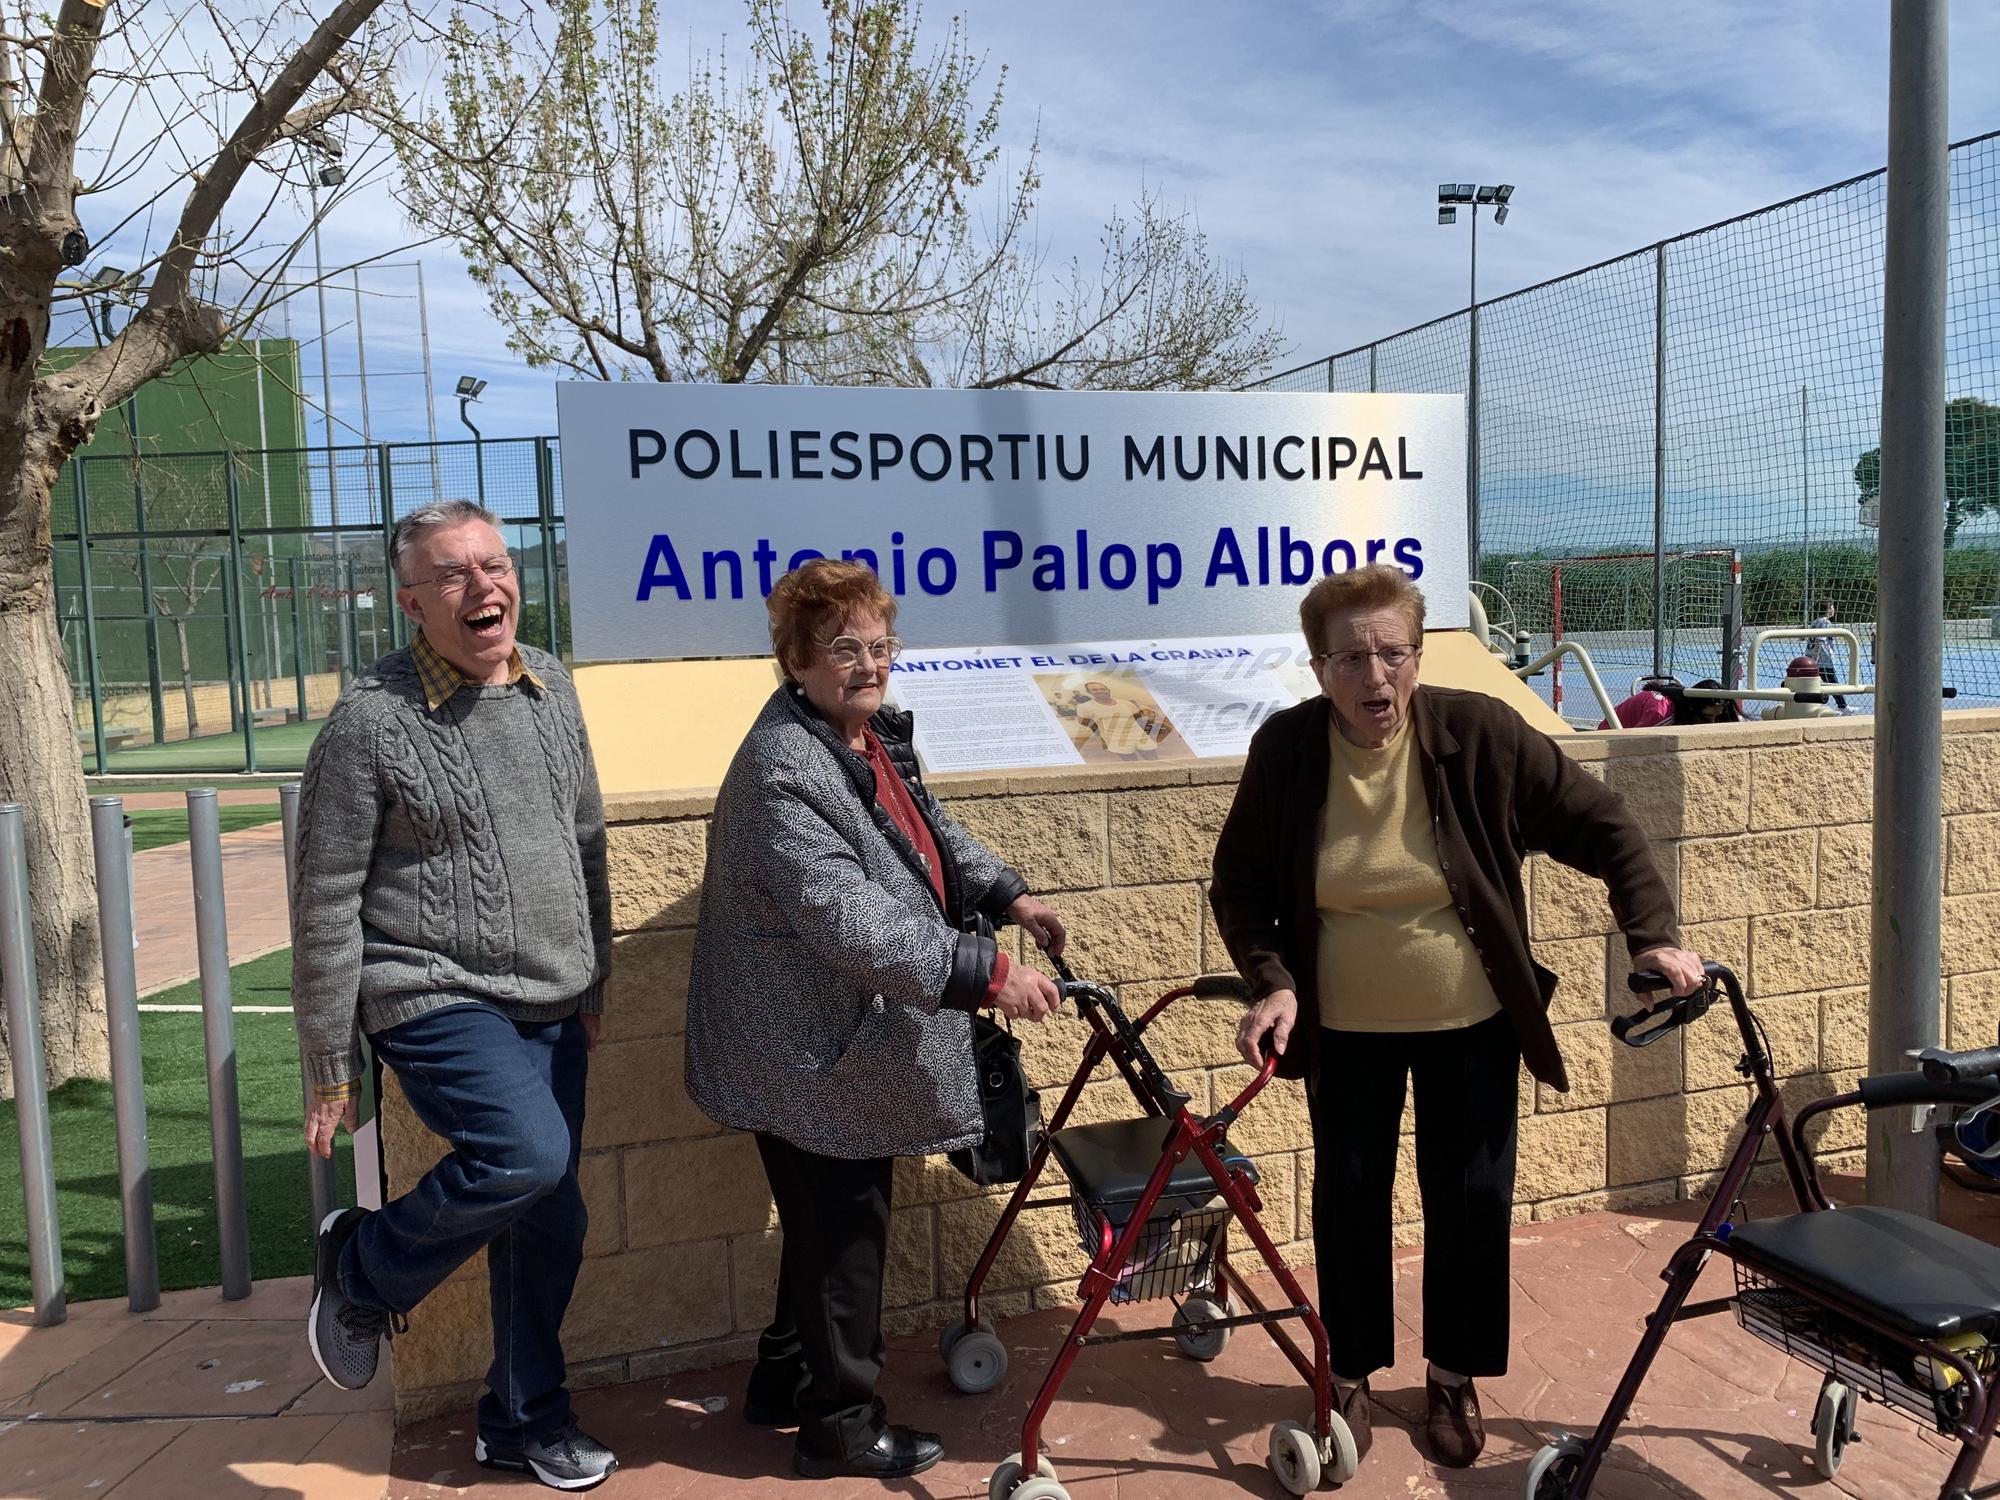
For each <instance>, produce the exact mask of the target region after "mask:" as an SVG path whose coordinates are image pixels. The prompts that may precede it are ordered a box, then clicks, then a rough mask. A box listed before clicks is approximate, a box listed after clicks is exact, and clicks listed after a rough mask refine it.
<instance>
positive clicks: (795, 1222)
mask: <svg viewBox="0 0 2000 1500" xmlns="http://www.w3.org/2000/svg"><path fill="white" fill-rule="evenodd" d="M767 607H768V609H769V611H770V616H771V643H772V645H773V647H774V648H775V649H776V652H777V656H778V662H779V665H780V666H781V667H782V668H783V670H784V672H785V679H786V680H785V682H784V683H783V685H782V686H780V687H779V688H778V690H777V691H776V692H775V693H773V694H772V695H771V699H770V701H769V702H768V703H766V704H765V705H764V708H763V711H762V712H761V713H760V714H759V715H758V716H757V721H756V723H755V724H754V725H752V726H751V729H750V732H749V734H748V735H747V736H746V737H745V738H744V741H743V744H742V746H741V747H740V748H739V749H738V750H737V752H736V758H735V760H734V761H733V762H732V763H731V764H730V767H729V774H728V775H727V776H726V777H725V778H724V779H723V783H722V789H721V791H720V792H719V793H718V794H717V797H716V804H715V818H714V822H713V823H712V825H711V827H710V831H709V841H708V867H707V873H706V875H705V877H704V880H703V883H702V900H701V923H700V928H699V930H698V931H697V933H696V936H695V952H694V972H693V978H692V980H691V983H690V985H689V990H688V1024H687V1088H688V1093H689V1095H690V1096H692V1098H693V1099H694V1101H695V1103H696V1104H697V1105H699V1106H700V1107H701V1109H702V1111H703V1112H704V1113H705V1114H707V1115H708V1116H709V1117H710V1118H711V1119H713V1120H715V1121H716V1122H717V1123H718V1124H722V1125H727V1126H731V1127H733V1128H735V1129H738V1130H748V1131H753V1132H755V1134H756V1137H757V1149H758V1151H759V1153H760V1154H761V1155H762V1157H763V1161H764V1171H765V1175H766V1176H767V1177H768V1178H769V1179H770V1184H771V1195H772V1197H773V1198H774V1199H776V1201H777V1205H778V1218H779V1222H780V1223H781V1224H782V1225H783V1227H784V1231H785V1246H784V1258H783V1262H782V1264H781V1267H780V1271H779V1275H778V1294H777V1311H776V1313H775V1315H774V1316H773V1318H772V1321H771V1326H770V1327H769V1328H767V1329H766V1330H765V1332H764V1336H763V1338H762V1340H761V1342H760V1343H759V1346H758V1351H757V1366H756V1369H755V1371H754V1372H753V1373H752V1375H751V1378H750V1391H749V1397H748V1399H747V1401H746V1402H745V1409H744V1414H745V1416H746V1417H747V1418H748V1419H749V1420H750V1421H751V1422H753V1423H758V1424H761V1425H770V1426H783V1425H789V1424H791V1423H793V1422H796V1423H797V1424H798V1439H797V1445H796V1447H795V1449H794V1452H793V1457H792V1465H793V1468H794V1469H795V1470H797V1472H799V1473H800V1474H803V1475H805V1476H807V1477H809V1478H832V1477H835V1476H842V1475H861V1476H871V1477H879V1478H885V1479H887V1478H896V1477H900V1476H903V1475H908V1474H916V1473H921V1472H922V1471H923V1470H925V1469H928V1468H930V1467H931V1466H932V1465H933V1464H935V1463H936V1462H937V1461H938V1459H939V1458H940V1457H942V1456H943V1452H944V1450H943V1447H942V1445H941V1444H940V1443H939V1442H938V1440H937V1438H936V1437H935V1436H933V1435H931V1434H929V1433H923V1432H917V1431H914V1430H912V1429H910V1428H908V1427H902V1426H893V1425H890V1424H889V1422H888V1421H887V1419H886V1416H885V1414H884V1411H883V1406H882V1402H881V1401H880V1400H879V1399H877V1397H876V1395H875V1382H876V1379H877V1377H878V1376H879V1375H880V1374H881V1370H882V1353H883V1346H882V1271H883V1264H884V1261H885V1259H886V1256H887V1250H888V1235H889V1198H890V1187H891V1182H892V1178H893V1167H894V1164H895V1158H896V1157H898V1156H918V1155H928V1154H931V1153H934V1152H943V1151H952V1150H956V1149H958V1148H959V1147H962V1146H968V1145H971V1144H973V1143H975V1142H976V1141H978V1140H979V1138H980V1136H981V1135H982V1133H983V1129H984V1122H983V1117H982V1114H981V1110H980V1102H979V1085H978V1078H977V1075H976V1073H975V1071H974V1066H973V1052H972V1012H973V1011H975V1010H977V1009H980V1008H982V1007H990V1008H992V1009H995V1010H998V1011H1000V1012H1001V1013H1003V1014H1004V1015H1006V1016H1009V1017H1011V1018H1015V1019H1021V1020H1032V1021H1039V1020H1041V1019H1042V1018H1043V1017H1045V1016H1046V1015H1047V1014H1048V1013H1049V1011H1050V1010H1051V1009H1053V1008H1054V1006H1055V1004H1056V1002H1057V1000H1058V998H1059V996H1058V994H1057V991H1056V989H1055V986H1054V985H1053V984H1051V983H1050V982H1049V980H1048V979H1047V978H1045V977H1044V976H1043V975H1041V974H1040V973H1038V972H1037V971H1036V970H1034V969H1032V968H1030V967H1029V966H1028V965H1026V964H1011V963H1009V961H1008V959H1007V956H1006V955H1005V954H1003V953H1001V952H1000V950H999V948H998V947H997V945H996V944H995V942H994V940H993V937H992V936H991V933H992V929H993V925H994V924H995V923H997V922H999V921H1002V920H1012V921H1014V922H1018V923H1019V924H1020V925H1021V926H1022V927H1023V928H1024V929H1026V931H1027V932H1028V934H1029V935H1030V936H1031V937H1033V938H1034V940H1035V941H1036V942H1037V943H1038V944H1040V945H1041V946H1042V947H1043V948H1045V949H1047V950H1048V951H1050V952H1052V953H1060V952H1061V951H1062V946H1063V927H1062V923H1061V922H1060V921H1059V920H1058V919H1057V917H1056V915H1055V913H1054V912H1052V911H1050V910H1049V908H1048V907H1047V906H1045V905H1043V904H1042V903H1041V902H1039V901H1037V900H1035V899H1034V898H1033V897H1032V896H1030V895H1028V893H1027V885H1026V882H1024V881H1023V880H1022V879H1021V877H1020V875H1019V874H1017V873H1016V872H1015V871H1013V870H1011V869H1009V868H1008V867H1007V865H1006V864H1005V863H1004V862H1003V861H1001V860H1000V859H999V858H998V857H997V856H995V855H994V854H993V853H992V852H991V851H990V850H988V849H987V848H986V847H985V846H984V845H982V844H981V843H980V842H979V841H978V840H977V839H975V838H973V837H972V835H971V834H969V833H967V832H966V831H965V829H964V828H962V827H960V826H959V824H958V823H956V822H955V821H953V819H952V818H951V817H950V815H949V814H947V813H946V812H945V811H944V809H943V808H942V807H940V806H939V805H938V803H937V801H936V799H935V798H933V797H932V796H931V794H930V793H929V792H928V791H927V790H925V788H924V784H923V782H922V780H921V779H920V778H919V776H918V773H917V760H916V752H915V750H914V749H913V748H912V745H911V739H910V716H909V715H908V714H907V713H901V712H898V711H896V710H893V709H887V708H885V707H883V697H882V695H883V690H884V688H886V687H887V685H888V681H889V663H890V662H891V661H893V660H894V659H895V656H896V654H897V652H898V651H900V650H901V649H902V643H901V642H899V641H898V640H897V639H896V638H895V636H893V635H891V634H890V630H891V628H892V627H893V625H894V623H895V617H896V602H895V600H894V599H893V598H891V597H890V596H889V594H888V593H886V592H885V591H884V590H883V588H882V586H881V584H880V583H879V582H878V581H877V579H876V577H875V574H874V573H873V572H871V571H870V570H869V569H867V568H865V567H863V566H861V565H860V564H858V563H850V562H837V561H833V560H830V559H820V560H816V561H813V562H808V563H807V564H806V565H805V566H804V567H802V568H799V569H797V570H796V571H794V572H791V573H788V574H786V575H785V576H784V577H783V578H781V579H780V580H779V581H778V585H777V587H776V588H775V589H773V590H772V592H771V596H770V599H769V601H768V606H767Z"/></svg>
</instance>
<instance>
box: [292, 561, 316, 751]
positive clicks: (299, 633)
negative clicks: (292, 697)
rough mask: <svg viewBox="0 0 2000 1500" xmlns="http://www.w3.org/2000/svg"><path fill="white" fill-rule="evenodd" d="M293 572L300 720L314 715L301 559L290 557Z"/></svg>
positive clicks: (294, 669)
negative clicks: (309, 690) (308, 676)
mask: <svg viewBox="0 0 2000 1500" xmlns="http://www.w3.org/2000/svg"><path fill="white" fill-rule="evenodd" d="M285 561H286V562H287V563H288V564H290V565H291V574H292V686H293V688H294V689H295V690H296V691H297V693H298V695H299V722H300V723H301V724H303V723H305V721H306V720H307V719H309V718H311V717H312V715H311V713H310V712H308V708H309V705H308V704H307V702H306V635H305V621H304V617H303V615H302V614H301V613H300V610H299V560H298V559H297V558H296V557H288V558H286V559H285Z"/></svg>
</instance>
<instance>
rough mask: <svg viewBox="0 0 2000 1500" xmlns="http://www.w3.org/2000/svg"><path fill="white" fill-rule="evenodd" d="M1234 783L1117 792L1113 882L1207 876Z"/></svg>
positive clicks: (1113, 798) (1113, 799)
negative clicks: (1151, 790) (1150, 790)
mask: <svg viewBox="0 0 2000 1500" xmlns="http://www.w3.org/2000/svg"><path fill="white" fill-rule="evenodd" d="M1235 796H1236V788H1235V787H1234V786H1233V785H1222V786H1195V787H1176V788H1173V789H1172V790H1163V791H1153V792H1114V793H1113V794H1112V796H1111V880H1112V883H1113V884H1114V885H1137V884H1141V883H1146V882H1153V881H1161V880H1206V879H1208V875H1209V867H1210V864H1211V862H1212V861H1213V860H1214V858H1215V841H1216V838H1217V837H1218V836H1219V835H1220V834H1221V832H1222V820H1223V819H1224V818H1225V817H1227V816H1228V815H1229V804H1230V803H1231V802H1232V801H1233V800H1234V799H1235Z"/></svg>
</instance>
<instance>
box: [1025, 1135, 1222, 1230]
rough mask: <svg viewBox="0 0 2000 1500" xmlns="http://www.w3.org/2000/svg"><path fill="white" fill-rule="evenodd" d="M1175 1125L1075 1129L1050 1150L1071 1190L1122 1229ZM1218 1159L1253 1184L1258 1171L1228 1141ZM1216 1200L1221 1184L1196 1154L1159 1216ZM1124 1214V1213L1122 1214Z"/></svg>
mask: <svg viewBox="0 0 2000 1500" xmlns="http://www.w3.org/2000/svg"><path fill="white" fill-rule="evenodd" d="M1173 1128H1174V1122H1173V1121H1172V1120H1169V1119H1165V1118H1161V1117H1148V1118H1145V1119H1139V1120H1108V1121H1106V1122H1105V1123H1104V1124H1101V1125H1072V1126H1069V1127H1068V1128H1066V1129H1063V1130H1058V1131H1056V1132H1055V1133H1054V1134H1053V1135H1051V1136H1050V1137H1049V1149H1050V1150H1051V1151H1053V1152H1054V1153H1055V1156H1056V1160H1057V1161H1059V1162H1061V1163H1062V1169H1063V1173H1064V1175H1065V1176H1067V1177H1068V1178H1069V1181H1070V1187H1071V1189H1072V1190H1073V1191H1074V1192H1075V1193H1076V1195H1077V1196H1078V1197H1080V1198H1082V1199H1083V1200H1084V1201H1085V1202H1087V1203H1089V1204H1092V1205H1093V1206H1095V1207H1098V1208H1102V1209H1104V1210H1105V1211H1106V1213H1107V1215H1108V1216H1109V1217H1110V1219H1111V1221H1112V1222H1113V1223H1114V1224H1122V1223H1123V1222H1124V1221H1125V1219H1126V1218H1127V1217H1128V1216H1129V1215H1130V1212H1131V1207H1132V1205H1133V1204H1135V1203H1137V1202H1138V1201H1139V1196H1140V1194H1142V1193H1144V1192H1145V1191H1146V1183H1147V1181H1148V1180H1149V1179H1150V1178H1151V1177H1152V1175H1153V1169H1154V1168H1155V1167H1157V1166H1158V1165H1159V1164H1160V1154H1161V1153H1162V1152H1163V1151H1165V1150H1166V1148H1167V1137H1168V1136H1169V1135H1171V1134H1172V1133H1173ZM1216 1154H1217V1155H1218V1156H1220V1157H1221V1158H1222V1160H1223V1162H1224V1163H1225V1164H1226V1165H1229V1166H1232V1167H1239V1168H1241V1169H1242V1170H1243V1171H1244V1172H1245V1173H1247V1174H1248V1176H1249V1178H1250V1180H1251V1181H1252V1182H1256V1181H1257V1180H1258V1179H1257V1166H1256V1163H1254V1162H1252V1161H1251V1160H1250V1159H1249V1158H1248V1157H1246V1156H1244V1155H1242V1154H1241V1153H1240V1152H1238V1151H1237V1150H1236V1148H1235V1147H1234V1146H1231V1145H1230V1144H1229V1141H1228V1139H1227V1138H1226V1137H1225V1138H1224V1139H1223V1140H1222V1141H1220V1142H1218V1143H1217V1145H1216ZM1214 1196H1215V1179H1214V1178H1212V1177H1210V1176H1209V1175H1208V1168H1206V1167H1204V1166H1203V1165H1202V1164H1201V1158H1200V1157H1198V1156H1196V1155H1195V1154H1194V1153H1193V1152H1189V1153H1188V1155H1187V1157H1186V1158H1185V1159H1184V1160H1182V1161H1181V1162H1179V1163H1178V1164H1177V1165H1176V1166H1175V1167H1174V1171H1173V1175H1172V1176H1171V1177H1169V1178H1168V1179H1167V1185H1166V1187H1165V1188H1163V1189H1162V1190H1161V1192H1160V1201H1159V1204H1158V1206H1157V1207H1156V1208H1155V1210H1154V1212H1155V1213H1160V1212H1165V1213H1185V1212H1187V1211H1189V1210H1190V1209H1196V1208H1200V1207H1201V1206H1202V1205H1204V1204H1206V1203H1207V1202H1208V1201H1209V1200H1210V1199H1211V1198H1213V1197H1214ZM1121 1208H1122V1209H1124V1210H1125V1211H1124V1212H1122V1213H1121V1212H1119V1211H1118V1210H1119V1209H1121Z"/></svg>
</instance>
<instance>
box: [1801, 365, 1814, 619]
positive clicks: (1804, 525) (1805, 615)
mask: <svg viewBox="0 0 2000 1500" xmlns="http://www.w3.org/2000/svg"><path fill="white" fill-rule="evenodd" d="M1806 390H1807V388H1806V387H1805V386H1800V387H1799V531H1800V533H1801V534H1802V535H1803V536H1804V537H1805V582H1804V583H1803V584H1802V585H1800V587H1801V588H1802V589H1803V590H1804V595H1805V596H1804V597H1803V598H1802V599H1800V600H1799V609H1800V617H1799V623H1800V624H1801V625H1810V624H1812V622H1813V621H1814V620H1815V619H1817V618H1818V615H1817V614H1816V613H1815V611H1814V610H1813V587H1812V458H1811V443H1810V442H1809V440H1808V437H1807V433H1808V431H1809V428H1808V423H1809V421H1810V408H1809V407H1808V405H1807V400H1808V398H1807V395H1806Z"/></svg>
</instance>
